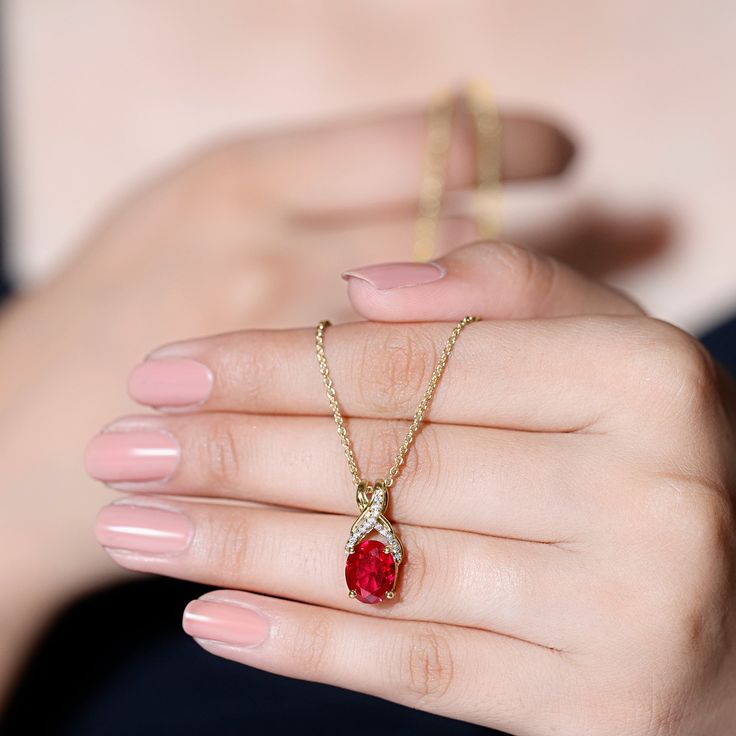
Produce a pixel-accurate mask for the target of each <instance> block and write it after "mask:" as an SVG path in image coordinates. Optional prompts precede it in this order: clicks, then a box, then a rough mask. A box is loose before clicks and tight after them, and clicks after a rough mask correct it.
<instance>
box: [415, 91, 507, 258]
mask: <svg viewBox="0 0 736 736" xmlns="http://www.w3.org/2000/svg"><path fill="white" fill-rule="evenodd" d="M458 97H459V98H460V101H462V102H464V104H465V106H466V107H467V109H468V111H469V113H470V116H471V118H472V125H473V132H474V139H475V158H476V184H475V190H474V192H473V203H472V207H471V210H472V214H473V217H474V218H475V222H476V227H477V229H478V234H479V235H480V236H481V237H483V238H495V237H498V235H499V234H500V232H501V201H502V200H501V143H502V131H501V119H500V116H499V114H498V108H497V106H496V104H495V101H494V98H493V93H492V91H491V88H490V86H489V85H488V84H487V83H486V82H485V81H483V80H480V79H478V80H474V81H472V82H471V83H470V84H468V85H467V86H466V87H465V89H464V90H462V91H461V92H460V95H459V96H458V95H455V94H453V93H452V92H450V91H442V92H440V93H438V94H436V95H435V96H434V97H433V98H432V99H431V101H430V105H429V111H428V114H427V135H426V143H425V150H424V162H423V164H422V175H421V181H420V185H419V205H418V207H417V217H416V222H415V225H414V248H413V258H414V260H415V261H428V260H430V259H431V258H433V257H434V256H435V254H436V250H437V225H438V222H439V217H440V214H441V211H442V199H443V197H444V193H445V188H446V179H447V171H448V165H449V158H450V147H451V144H452V132H453V123H454V120H455V117H456V114H455V109H456V106H457V103H458Z"/></svg>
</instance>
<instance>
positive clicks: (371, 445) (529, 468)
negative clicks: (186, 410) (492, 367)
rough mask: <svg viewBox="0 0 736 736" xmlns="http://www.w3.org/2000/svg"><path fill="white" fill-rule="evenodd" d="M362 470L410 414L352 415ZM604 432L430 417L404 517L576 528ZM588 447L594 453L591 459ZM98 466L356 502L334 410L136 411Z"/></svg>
mask: <svg viewBox="0 0 736 736" xmlns="http://www.w3.org/2000/svg"><path fill="white" fill-rule="evenodd" d="M349 428H350V433H351V436H352V439H353V443H354V447H355V451H356V456H357V457H358V458H359V459H360V462H361V472H363V474H364V475H365V476H366V477H368V478H378V477H381V476H382V475H383V474H384V473H385V470H386V469H387V468H388V467H389V465H390V464H391V462H392V459H393V455H394V454H395V452H396V448H398V447H399V445H400V443H401V441H402V439H403V436H404V434H405V432H406V422H404V421H396V420H393V421H388V420H377V419H352V420H350V422H349ZM603 444H604V442H603V441H602V438H601V437H600V436H598V435H581V434H575V433H573V434H568V433H559V434H546V433H536V432H516V431H512V430H503V429H493V428H482V427H464V426H457V425H441V424H427V425H425V426H424V427H422V429H421V431H420V432H419V433H418V434H417V436H416V440H415V445H414V447H413V448H412V452H410V453H409V454H408V456H407V459H406V464H405V465H404V467H403V469H402V472H401V474H400V476H399V478H398V480H397V483H396V485H395V486H394V490H393V491H392V493H391V505H390V515H391V517H392V518H393V519H395V520H396V521H399V522H405V523H411V524H416V525H421V526H433V527H442V528H446V529H457V530H464V531H472V532H480V533H485V534H494V535H496V536H502V537H512V538H516V539H526V540H530V541H544V542H550V541H560V540H567V541H569V540H572V539H575V538H576V537H577V536H578V534H579V528H578V527H579V525H577V524H574V523H573V520H577V519H580V518H585V516H586V512H587V510H589V509H590V508H591V505H592V504H593V505H601V504H605V503H606V500H607V499H608V498H609V497H610V494H609V493H607V492H605V489H604V492H602V493H598V491H597V488H596V477H597V476H596V474H594V473H591V472H590V469H591V468H592V467H595V466H596V463H598V462H599V461H600V462H602V458H600V459H599V457H598V456H599V455H600V452H601V450H602V445H603ZM580 458H587V460H586V462H584V463H583V462H580ZM87 468H88V471H89V472H90V473H91V474H92V475H93V476H95V477H96V478H97V479H98V480H102V481H105V482H107V483H109V484H110V485H112V486H114V487H116V488H118V489H119V490H124V491H137V492H140V491H146V492H150V491H155V492H159V493H167V494H177V495H188V496H214V497H221V498H229V499H239V500H246V501H252V502H258V503H264V504H271V505H281V506H290V507H295V508H300V509H306V510H312V511H326V512H331V513H340V514H356V513H357V507H356V500H355V490H354V487H353V483H352V478H351V477H350V474H349V472H348V469H347V464H346V463H345V458H344V455H343V452H342V449H341V446H340V442H339V439H338V436H337V432H336V430H335V424H334V421H333V420H332V418H331V417H301V416H300V417H283V416H264V415H243V414H236V413H216V412H209V413H202V414H186V415H171V416H162V415H154V416H132V417H126V418H123V419H121V420H118V421H117V422H114V423H113V424H112V425H110V426H108V427H107V428H106V431H104V432H103V433H102V434H100V435H98V436H97V437H96V438H94V439H93V440H92V442H91V443H90V445H89V447H88V450H87Z"/></svg>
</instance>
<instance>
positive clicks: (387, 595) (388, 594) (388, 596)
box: [386, 590, 394, 600]
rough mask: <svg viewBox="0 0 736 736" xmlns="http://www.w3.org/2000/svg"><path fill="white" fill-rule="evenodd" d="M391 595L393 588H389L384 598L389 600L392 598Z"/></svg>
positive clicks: (392, 595) (392, 594)
mask: <svg viewBox="0 0 736 736" xmlns="http://www.w3.org/2000/svg"><path fill="white" fill-rule="evenodd" d="M393 597H394V592H393V590H389V591H388V593H386V598H388V599H389V600H391V598H393Z"/></svg>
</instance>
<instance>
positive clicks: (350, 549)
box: [348, 547, 355, 555]
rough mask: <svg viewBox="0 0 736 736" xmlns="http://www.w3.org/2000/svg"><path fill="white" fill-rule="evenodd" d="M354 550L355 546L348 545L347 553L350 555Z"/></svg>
mask: <svg viewBox="0 0 736 736" xmlns="http://www.w3.org/2000/svg"><path fill="white" fill-rule="evenodd" d="M353 552H355V547H348V554H349V555H351V554H353Z"/></svg>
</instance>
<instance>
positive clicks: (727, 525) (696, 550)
mask: <svg viewBox="0 0 736 736" xmlns="http://www.w3.org/2000/svg"><path fill="white" fill-rule="evenodd" d="M696 486H697V487H694V488H686V489H684V490H683V491H681V492H680V493H676V494H673V496H675V497H676V500H674V501H673V505H674V506H675V513H674V514H672V515H671V519H670V532H671V533H672V532H674V534H675V535H676V536H677V538H678V539H679V540H680V544H681V545H682V546H683V548H684V549H685V551H686V552H687V557H688V559H690V560H692V562H693V563H694V566H695V567H696V568H697V569H698V570H702V565H704V564H707V565H708V566H709V568H710V569H711V570H713V569H714V568H713V565H714V563H717V562H719V561H722V562H725V559H726V556H727V555H728V551H729V548H730V546H731V543H732V537H733V521H734V520H733V508H732V505H731V502H730V500H729V497H728V496H727V495H726V494H725V493H722V492H720V491H718V490H716V489H713V488H710V487H707V486H702V485H701V484H699V483H698V484H696ZM696 574H697V573H696ZM697 576H698V578H700V575H697Z"/></svg>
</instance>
